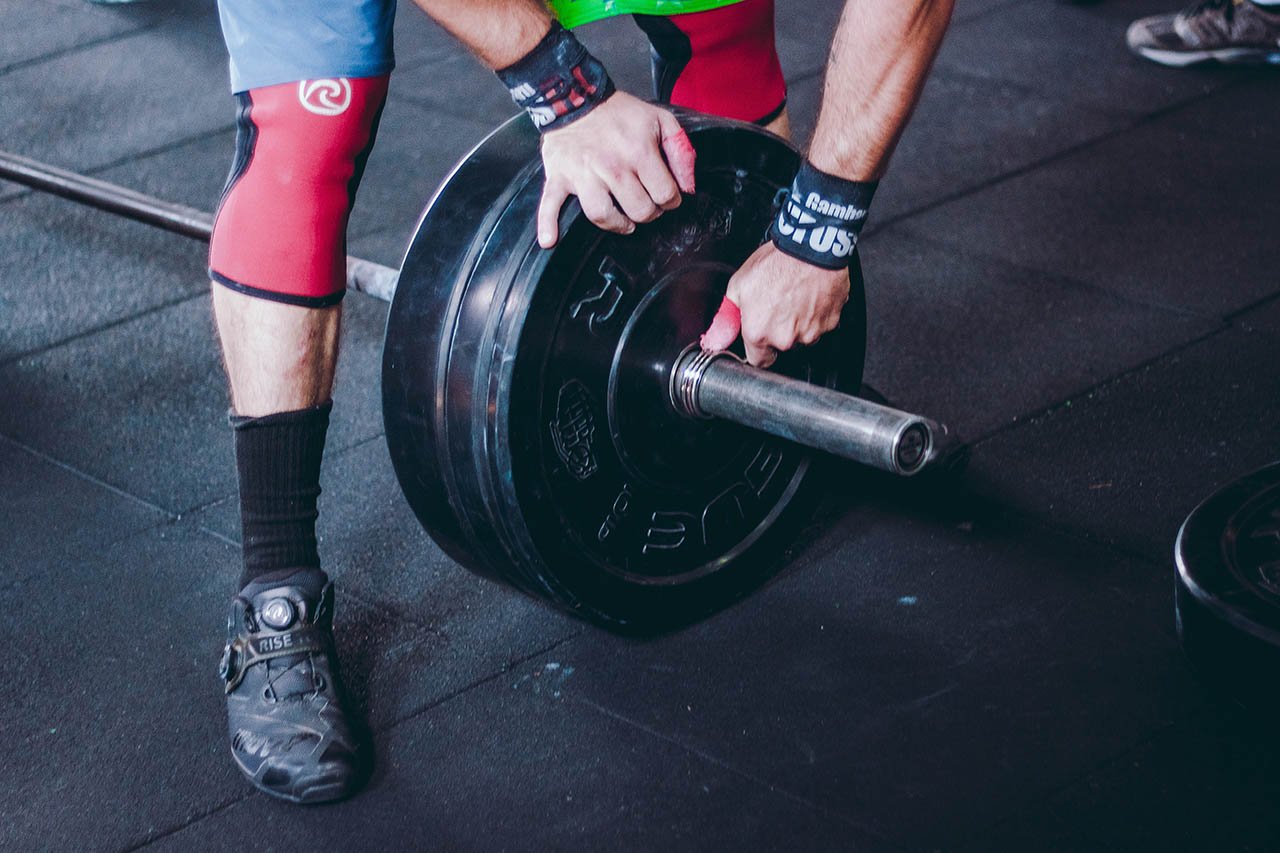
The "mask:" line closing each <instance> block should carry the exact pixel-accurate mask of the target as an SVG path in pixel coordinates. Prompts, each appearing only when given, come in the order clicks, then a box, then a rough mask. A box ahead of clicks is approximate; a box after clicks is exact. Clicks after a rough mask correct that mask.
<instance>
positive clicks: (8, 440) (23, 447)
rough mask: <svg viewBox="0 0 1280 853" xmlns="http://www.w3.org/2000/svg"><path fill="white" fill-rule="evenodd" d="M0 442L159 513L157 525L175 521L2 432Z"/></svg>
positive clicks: (143, 501) (129, 494)
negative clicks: (159, 518) (160, 518)
mask: <svg viewBox="0 0 1280 853" xmlns="http://www.w3.org/2000/svg"><path fill="white" fill-rule="evenodd" d="M0 366H3V365H0ZM0 441H3V442H6V443H8V444H11V445H13V446H14V447H16V448H18V449H20V450H23V451H25V452H27V453H29V454H31V455H32V456H34V457H36V458H37V459H39V460H41V461H43V462H47V463H48V464H50V465H53V466H55V467H57V468H60V469H62V470H63V471H66V472H67V473H69V474H71V475H73V476H75V477H77V478H78V479H81V480H83V481H85V482H86V483H90V484H92V485H94V486H97V487H99V488H101V489H105V490H107V491H108V492H110V493H111V494H113V495H116V496H117V497H121V498H125V499H126V500H129V501H132V502H133V503H136V504H138V505H139V506H142V507H144V508H146V509H149V510H152V511H154V512H158V513H160V514H161V515H162V516H164V518H163V519H162V520H160V521H159V523H161V524H163V523H172V522H173V521H176V520H177V516H176V515H175V514H174V513H172V512H170V511H169V510H168V509H166V508H164V507H163V506H160V505H159V504H156V503H152V502H151V501H149V500H147V499H146V498H143V497H141V496H139V495H135V494H133V493H132V492H129V491H126V490H125V489H122V488H120V487H119V486H115V485H112V484H111V483H108V482H107V481H106V480H102V479H99V478H98V477H95V476H94V475H92V474H90V473H88V472H86V471H81V470H80V469H79V468H76V467H75V466H73V465H71V464H69V463H67V462H63V461H62V460H61V459H57V458H55V457H53V456H50V455H49V454H47V453H45V452H43V451H41V450H37V449H36V448H34V447H31V446H30V445H28V444H25V443H23V442H21V441H19V440H18V439H16V438H13V437H12V436H9V435H5V434H4V433H3V432H0Z"/></svg>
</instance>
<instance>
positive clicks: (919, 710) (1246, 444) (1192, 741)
mask: <svg viewBox="0 0 1280 853" xmlns="http://www.w3.org/2000/svg"><path fill="white" fill-rule="evenodd" d="M401 5H402V8H401V10H400V23H399V27H398V32H397V48H398V54H399V70H398V72H397V74H396V75H395V77H394V82H393V84H392V93H391V100H390V104H389V106H388V108H387V110H386V114H385V118H384V122H383V126H382V132H381V135H380V140H379V145H378V147H377V150H376V152H375V153H374V155H373V157H372V159H371V161H370V163H369V169H368V175H367V178H366V180H365V184H364V188H363V190H362V193H361V197H360V200H359V203H358V204H357V206H356V210H355V213H354V216H353V221H352V228H351V244H350V251H351V252H352V254H355V255H359V256H362V257H367V258H371V259H373V260H377V261H380V262H383V263H390V264H395V263H396V262H397V261H398V258H399V255H400V253H401V251H402V249H403V247H404V245H405V244H406V241H407V239H408V236H409V235H410V233H411V231H412V227H413V223H414V221H415V219H416V217H417V215H418V213H419V212H420V210H421V208H422V206H423V204H424V202H425V201H426V199H427V198H428V197H429V195H430V194H431V192H432V190H433V188H434V186H435V185H436V184H437V183H438V182H439V181H440V180H441V178H442V177H443V176H444V175H445V174H446V172H447V170H448V169H449V167H450V166H451V164H452V163H453V162H454V161H455V160H456V159H457V158H458V157H459V156H461V155H462V154H463V153H464V152H465V151H466V150H467V149H468V148H469V147H470V146H471V145H472V144H473V143H474V142H476V141H477V140H478V139H479V138H480V137H481V136H482V135H483V134H484V133H485V132H486V131H487V130H488V129H489V128H490V127H492V126H493V125H495V124H496V123H497V122H499V121H500V120H502V119H503V118H505V117H506V116H508V115H510V114H511V113H512V112H513V108H512V107H511V105H510V103H509V101H508V100H507V96H506V93H505V92H504V91H503V90H502V88H501V87H500V86H499V85H498V84H497V83H496V81H495V80H494V79H493V78H492V76H491V75H490V74H489V73H488V72H486V71H484V70H483V69H482V68H481V67H480V66H479V65H478V64H477V63H475V62H474V61H473V60H471V59H470V58H469V57H468V56H467V55H465V54H464V53H463V52H462V51H461V50H460V49H459V48H457V47H456V46H455V45H454V44H453V43H452V42H451V41H450V40H449V39H448V38H447V37H446V36H445V35H444V34H443V33H442V32H441V31H439V30H438V29H436V28H435V27H434V26H433V25H432V24H430V23H428V22H427V21H426V19H425V18H424V17H423V16H422V15H420V14H419V13H418V12H417V11H416V9H414V8H413V7H412V6H411V5H410V4H408V3H403V4H401ZM840 5H841V4H840V3H839V2H838V0H780V2H779V24H778V26H779V44H780V47H781V50H782V55H783V61H784V66H785V69H786V72H787V75H788V78H789V80H790V83H791V107H792V110H793V115H794V116H795V119H796V123H797V124H798V126H799V128H800V132H801V133H802V134H803V133H805V132H807V130H808V129H810V128H811V127H812V125H813V121H814V110H815V108H816V105H817V101H818V97H819V91H820V81H821V68H822V64H823V59H824V55H825V39H826V38H827V37H828V34H829V33H830V32H831V29H832V26H833V22H834V20H835V17H836V15H837V13H838V10H839V7H840ZM1169 5H1170V4H1169V3H1168V2H1158V0H1103V2H1099V3H1095V4H1091V5H1068V4H1062V3H1057V2H1050V0H959V2H958V7H957V11H956V16H955V22H954V24H953V28H952V30H951V32H950V34H949V35H948V37H947V40H946V43H945V45H944V47H943V50H942V53H941V55H940V57H939V59H938V61H937V66H936V70H935V72H934V74H933V76H932V78H931V81H930V83H929V84H928V87H927V90H926V92H925V95H924V98H923V102H922V104H921V105H920V108H919V110H918V112H917V115H916V117H915V119H914V121H913V123H912V124H911V126H910V128H909V130H908V131H907V133H906V135H905V137H904V138H903V140H902V143H901V146H900V148H899V150H898V153H897V156H896V159H895V162H894V165H893V169H892V171H891V174H890V176H889V177H888V178H887V179H886V181H885V182H884V184H883V186H882V188H881V191H880V194H879V196H878V200H877V202H876V205H875V209H874V211H873V217H872V218H873V224H872V226H871V228H870V229H869V232H868V234H867V235H866V238H865V242H864V244H863V245H864V250H863V259H864V265H865V269H866V276H867V281H868V300H869V311H870V315H871V330H870V339H871V340H870V348H869V367H868V376H867V378H868V381H869V383H870V384H871V385H872V386H874V387H875V388H877V389H879V390H880V391H881V392H883V393H884V394H885V395H886V396H887V397H888V398H889V399H890V400H892V401H893V402H895V403H897V404H899V405H901V406H903V407H906V408H910V409H913V410H917V411H921V412H924V413H927V414H929V415H932V416H934V417H936V418H938V419H940V420H943V421H947V422H949V423H950V424H952V425H953V426H954V427H956V428H958V429H959V430H960V431H961V432H962V434H963V435H964V436H965V437H966V438H967V439H969V440H970V441H971V442H972V443H973V444H972V446H973V450H972V463H971V465H970V468H969V470H968V472H967V475H966V476H965V478H964V479H963V480H962V481H961V482H960V483H959V484H951V485H948V486H947V487H945V488H944V487H943V486H938V487H936V488H928V489H922V488H915V487H904V486H899V485H895V484H891V483H888V482H886V481H885V480H883V479H877V478H874V477H867V476H865V475H863V474H861V473H859V472H857V471H855V470H854V469H853V468H852V467H850V468H849V469H848V471H847V476H845V477H842V478H841V479H842V483H843V484H844V485H842V486H841V487H840V488H838V489H837V490H835V491H834V492H833V493H832V494H830V495H829V496H828V497H827V498H826V500H825V502H824V503H823V505H822V508H821V510H820V512H819V514H818V517H817V518H815V520H814V523H813V524H812V525H811V526H809V527H808V528H807V529H806V531H805V532H804V534H803V536H802V538H801V541H800V542H799V543H798V544H797V546H796V548H795V550H794V555H793V558H792V560H791V561H790V564H789V565H788V567H787V568H786V569H785V570H784V571H783V572H782V573H781V574H780V575H779V576H778V577H777V578H776V579H774V580H773V581H772V582H771V583H769V584H768V585H766V586H765V587H764V588H763V589H761V590H759V591H758V592H757V593H756V594H754V595H753V596H751V597H750V598H748V599H746V600H745V601H742V602H741V603H739V604H737V605H735V606H733V607H731V608H729V609H727V610H725V611H724V612H722V613H720V614H718V615H716V616H714V617H712V618H709V619H707V620H706V621H704V622H702V623H700V624H697V625H694V626H692V627H690V628H688V629H686V630H683V631H680V632H677V633H674V634H670V635H667V636H663V637H659V638H655V639H648V640H636V639H622V638H618V637H615V636H612V635H609V634H607V633H604V632H602V631H599V630H596V629H594V628H591V627H588V626H585V625H584V624H582V623H580V622H578V621H575V620H574V619H572V618H569V617H567V616H565V615H562V614H560V613H559V612H556V611H553V610H551V609H549V608H547V607H545V606H543V605H541V604H539V603H536V602H534V601H532V600H530V599H528V598H525V597H523V596H521V595H518V594H516V593H513V592H510V591H508V590H506V589H505V588H502V587H499V586H497V585H495V584H492V583H489V582H487V581H483V580H480V579H478V578H476V577H473V576H472V575H470V574H468V573H467V572H465V571H464V570H462V569H461V568H459V567H458V566H456V565H455V564H453V563H452V562H451V561H450V560H449V559H447V558H446V557H444V556H443V555H442V554H441V552H440V551H439V550H438V549H437V548H436V547H435V546H434V545H433V544H432V542H431V541H430V539H429V538H428V537H427V536H426V534H425V533H423V531H422V530H421V528H420V527H419V525H418V524H417V523H416V521H415V520H414V518H413V516H412V513H411V512H410V511H409V509H408V508H407V506H406V504H405V503H404V501H403V498H402V497H401V495H400V493H399V490H398V487H397V485H396V482H395V478H394V475H393V472H392V469H391V465H390V462H389V460H388V457H387V451H386V448H385V445H384V443H383V438H382V434H381V433H382V421H381V414H380V409H379V393H378V374H379V354H380V347H381V334H382V324H383V321H384V318H385V315H386V306H385V305H384V304H383V303H381V302H377V301H375V300H373V299H370V298H368V297H364V296H362V295H360V294H351V295H349V296H348V298H347V302H346V305H347V309H348V314H347V317H348V322H347V325H346V328H345V333H344V334H345V338H344V342H343V349H344V358H343V361H342V366H341V370H340V375H339V380H338V387H337V391H336V408H335V425H334V428H333V429H332V431H331V433H330V444H329V454H328V457H327V468H326V472H325V478H324V488H325V493H324V497H323V499H322V522H321V523H322V527H321V533H322V541H321V551H322V555H323V558H324V560H325V562H326V565H327V567H328V570H329V571H330V572H331V573H332V574H333V575H334V576H335V578H336V579H337V582H338V584H339V589H340V592H339V601H338V630H339V632H340V639H341V643H342V650H343V656H344V665H345V668H346V671H347V672H348V673H349V678H350V680H351V682H352V685H351V686H352V690H353V692H354V694H355V696H356V698H357V704H358V705H359V708H360V710H361V713H362V715H363V717H364V718H365V719H366V720H367V723H368V726H369V727H370V728H371V730H372V731H373V733H374V740H375V743H376V748H377V757H376V762H377V763H376V770H375V773H374V775H373V778H372V780H371V781H370V784H369V786H368V789H367V790H366V791H365V792H364V793H362V794H360V795H359V796H357V797H355V798H354V799H352V800H350V801H348V802H345V803H343V804H340V805H337V806H332V807H323V808H296V807H290V806H287V805H282V804H280V803H277V802H275V801H272V800H270V799H268V798H267V797H265V796H262V795H259V794H256V793H253V792H252V791H251V789H250V788H249V786H248V785H247V784H246V783H245V782H244V781H243V780H242V779H241V778H240V776H239V774H238V772H237V771H236V769H235V768H234V766H233V764H232V762H231V760H230V758H229V755H228V749H227V745H226V732H225V719H224V712H223V702H222V694H221V685H220V683H219V681H218V679H217V676H216V668H217V661H218V657H219V654H220V651H221V643H222V632H223V620H224V618H225V607H226V604H227V601H228V597H229V594H230V592H231V585H232V583H233V579H234V577H235V576H236V573H237V570H238V565H237V564H238V553H237V552H238V548H237V538H238V535H239V531H238V515H237V506H236V496H235V482H234V470H233V465H232V458H231V441H230V433H229V430H228V429H227V427H226V422H225V416H226V407H227V396H226V391H225V386H224V380H223V378H222V373H221V368H220V365H219V361H218V356H217V351H216V348H215V344H214V337H213V331H212V322H211V316H210V309H209V302H208V283H207V279H206V277H205V274H204V252H203V247H201V246H200V245H199V244H197V243H195V242H192V241H190V240H186V239H183V238H181V237H176V236H171V235H167V234H163V233H160V232H157V231H155V230H153V229H151V228H149V227H147V226H143V225H139V224H134V223H130V222H126V221H122V220H119V219H117V218H114V217H111V216H109V215H106V214H103V213H99V212H96V211H91V210H88V209H84V208H81V207H79V206H76V205H73V204H70V203H68V202H65V201H63V200H60V199H55V198H52V197H49V196H45V195H40V194H33V193H31V192H28V191H24V190H22V189H21V188H18V187H17V186H15V185H13V184H4V183H0V393H2V397H3V405H0V611H3V613H4V617H3V619H0V645H2V646H3V648H4V650H5V652H4V654H3V655H2V656H0V684H2V685H3V687H0V690H2V691H3V702H2V703H0V766H3V768H4V773H3V782H2V783H0V847H3V848H5V849H10V850H36V849H56V850H87V849H108V850H122V849H130V850H131V849H137V848H141V847H146V848H149V849H150V848H156V849H173V850H205V849H208V850H225V849H238V850H245V849H273V850H313V849H317V845H326V846H330V847H332V848H333V849H369V850H389V849H447V850H490V849H510V850H541V849H571V848H577V849H626V850H656V849H676V850H682V849H706V850H726V849H741V848H745V849H772V848H782V847H786V848H788V849H820V850H831V849H864V850H881V849H884V850H926V849H935V848H944V849H954V850H1059V849H1061V850H1081V849H1084V850H1094V849H1098V850H1108V849H1117V850H1134V849H1160V850H1267V849H1276V847H1277V844H1280V784H1278V783H1277V775H1276V769H1275V768H1276V766H1277V762H1276V758H1277V749H1276V746H1275V738H1274V733H1275V729H1274V721H1272V723H1271V724H1270V725H1267V724H1266V723H1263V722H1259V721H1258V720H1257V719H1256V718H1255V717H1253V716H1250V715H1247V714H1244V713H1241V712H1240V711H1238V710H1237V709H1235V708H1234V707H1233V706H1231V705H1229V704H1227V703H1224V702H1223V701H1222V699H1221V697H1220V696H1218V695H1215V693H1214V691H1212V690H1209V689H1206V688H1205V687H1204V686H1203V685H1202V683H1201V682H1200V681H1199V680H1198V679H1197V677H1196V675H1195V674H1194V673H1193V672H1192V671H1190V670H1189V669H1188V667H1187V665H1186V663H1185V661H1184V659H1183V657H1182V655H1181V652H1180V650H1179V648H1178V645H1177V640H1176V636H1175V631H1174V623H1173V612H1172V595H1171V592H1172V568H1173V567H1172V548H1173V541H1174V536H1175V534H1176V531H1177V529H1178V526H1179V524H1180V522H1181V520H1182V519H1183V518H1184V517H1185V516H1186V514H1187V513H1188V512H1189V511H1190V510H1191V509H1192V508H1193V507H1194V506H1195V505H1196V503H1197V502H1199V501H1200V500H1201V499H1202V498H1203V497H1204V496H1206V495H1208V494H1209V493H1210V492H1212V491H1213V490H1215V489H1216V488H1218V487H1219V486H1221V485H1223V484H1225V483H1226V482H1228V481H1230V480H1231V479H1233V478H1235V477H1237V476H1239V475H1241V474H1243V473H1245V472H1247V471H1249V470H1252V469H1253V468H1256V467H1258V466H1260V465H1262V464H1263V463H1265V462H1269V461H1272V460H1274V459H1276V458H1277V457H1278V456H1280V452H1278V448H1277V441H1276V439H1277V426H1276V424H1277V417H1278V416H1280V370H1278V369H1277V363H1278V359H1277V354H1278V353H1280V171H1278V170H1277V162H1276V152H1277V150H1278V148H1280V109H1277V104H1278V103H1280V100H1278V98H1280V69H1269V68H1233V69H1228V68H1207V69H1199V70H1196V69H1191V70H1172V69H1167V68H1163V67H1159V66H1156V65H1153V64H1149V63H1144V62H1141V61H1139V60H1137V59H1134V58H1133V57H1131V56H1130V55H1129V54H1128V53H1127V52H1126V50H1125V48H1124V45H1123V35H1124V31H1125V27H1126V26H1127V24H1128V22H1129V21H1130V20H1131V19H1133V18H1135V17H1137V16H1138V15H1141V14H1149V13H1154V12H1164V11H1171V9H1170V8H1169ZM0 29H2V30H3V32H4V36H3V38H2V39H0V117H2V118H3V120H2V121H0V149H4V150H7V151H11V152H15V153H19V154H24V155H27V156H31V157H35V158H37V159H40V160H44V161H47V162H50V163H53V164H55V165H58V166H62V167H65V168H70V169H74V170H77V171H81V172H85V173H87V174H90V175H93V176H96V177H100V178H103V179H106V180H110V181H113V182H117V183H120V184H124V185H127V186H130V187H133V188H137V189H140V190H142V191H144V192H148V193H152V194H154V195H158V196H160V197H163V198H166V199H171V200H173V201H177V202H182V203H185V204H189V205H193V206H196V207H200V208H204V209H209V208H211V207H212V206H213V205H214V203H215V201H216V199H217V196H218V193H219V190H220V188H221V183H222V181H223V178H224V176H225V174H226V171H227V168H228V166H229V164H230V159H231V152H232V138H233V131H232V126H233V119H234V108H233V102H232V100H231V98H230V97H229V94H228V91H227V76H226V68H225V57H224V53H223V47H222V42H221V39H220V35H219V31H218V27H217V16H216V13H215V10H214V8H213V4H212V3H211V2H194V0H178V1H177V2H168V0H155V2H153V3H150V4H146V5H136V6H127V7H119V8H110V7H99V6H91V5H88V4H86V3H83V2H80V0H30V1H29V2H21V0H0ZM585 33H586V35H585V39H586V40H587V41H588V43H589V44H590V45H591V46H592V47H593V48H594V50H595V51H596V53H597V54H598V55H600V56H601V57H602V58H604V59H605V61H606V62H607V63H608V65H609V66H610V67H611V68H612V69H613V72H614V75H615V77H616V78H617V79H618V80H619V81H620V83H621V85H622V86H623V87H625V88H629V89H631V90H633V91H641V92H643V91H647V89H646V86H647V83H646V73H647V56H646V53H645V49H644V44H643V42H642V41H641V36H640V35H639V33H638V31H637V30H635V28H634V27H633V26H632V25H631V23H630V22H628V21H625V20H616V21H613V22H609V23H604V24H600V25H593V26H592V27H590V28H588V29H587V30H586V31H585ZM1257 677H1258V678H1259V679H1263V678H1275V677H1276V673H1274V672H1272V673H1264V672H1259V673H1258V674H1257Z"/></svg>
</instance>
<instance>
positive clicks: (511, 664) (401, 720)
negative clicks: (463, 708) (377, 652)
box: [373, 627, 587, 735]
mask: <svg viewBox="0 0 1280 853" xmlns="http://www.w3.org/2000/svg"><path fill="white" fill-rule="evenodd" d="M586 630H587V629H586V628H583V627H577V628H576V630H574V631H573V632H572V633H570V634H568V635H566V636H563V637H560V638H559V639H557V640H555V641H554V642H552V643H550V644H548V645H546V646H542V647H540V648H538V649H536V650H534V651H531V652H529V653H528V654H523V655H518V656H516V657H514V658H511V659H510V660H507V661H505V662H503V664H502V666H501V667H500V668H499V669H498V671H497V672H493V673H490V674H488V675H484V676H481V677H479V678H476V679H474V680H472V681H471V682H469V683H467V684H465V685H463V686H462V687H458V688H456V689H454V690H451V691H449V692H448V693H446V694H444V695H443V696H439V697H437V698H435V699H432V700H431V701H429V702H427V703H426V704H425V705H423V706H422V707H420V708H415V709H413V710H411V711H408V712H406V713H404V714H401V715H400V716H398V717H394V718H392V719H391V720H390V721H389V722H387V723H384V724H383V725H382V726H381V727H380V728H379V727H373V731H374V732H375V733H378V734H383V735H386V734H389V733H390V732H392V731H394V730H395V729H398V728H399V727H400V726H402V725H405V724H406V723H410V722H413V721H414V720H415V719H417V718H418V717H421V716H423V715H425V714H429V713H430V712H432V711H434V710H435V709H436V708H439V707H441V706H442V705H444V704H446V703H448V702H451V701H453V700H454V699H457V698H459V697H460V696H462V695H463V694H465V693H469V692H471V691H472V690H474V689H476V688H477V687H483V686H484V685H486V684H489V683H490V682H493V681H496V680H497V679H499V678H502V677H503V676H505V675H507V674H508V673H510V672H511V671H512V670H513V669H515V668H516V667H518V666H521V665H523V664H525V663H528V662H529V661H531V660H534V659H536V658H540V657H543V656H545V655H546V654H547V653H548V652H552V651H554V650H555V649H558V648H559V647H560V646H563V645H564V644H565V643H569V642H571V641H573V640H575V639H577V638H578V637H580V636H582V635H583V634H584V633H585V632H586Z"/></svg>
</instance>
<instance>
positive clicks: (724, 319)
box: [701, 296, 742, 352]
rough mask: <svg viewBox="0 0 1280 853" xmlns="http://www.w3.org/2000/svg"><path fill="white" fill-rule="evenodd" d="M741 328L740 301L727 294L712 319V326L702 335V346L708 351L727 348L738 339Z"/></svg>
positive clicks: (718, 350)
mask: <svg viewBox="0 0 1280 853" xmlns="http://www.w3.org/2000/svg"><path fill="white" fill-rule="evenodd" d="M741 329H742V312H741V311H740V310H738V303H736V302H734V301H733V300H732V299H730V298H729V297H727V296H726V297H725V298H724V301H723V302H721V303H720V310H719V311H717V312H716V316H715V319H713V320H712V321H711V328H709V329H707V331H706V333H705V334H704V335H703V336H702V341H701V343H702V348H703V349H704V350H706V351H708V352H720V351H721V350H726V349H728V348H729V347H730V345H731V344H733V342H734V341H736V340H737V339H738V332H739V331H741Z"/></svg>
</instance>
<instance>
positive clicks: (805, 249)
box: [769, 160, 877, 270]
mask: <svg viewBox="0 0 1280 853" xmlns="http://www.w3.org/2000/svg"><path fill="white" fill-rule="evenodd" d="M876 186H877V182H876V181H866V182H861V181H846V180H845V179H844V178H837V177H836V176H835V175H828V174H827V173H826V172H819V171H818V170H817V169H815V168H814V167H813V166H812V164H810V163H809V161H808V160H806V161H805V162H804V165H802V166H801V167H800V171H799V172H797V173H796V177H795V180H794V181H792V182H791V189H790V190H783V191H782V192H781V193H779V194H778V195H779V205H778V215H777V216H775V217H774V219H773V224H772V225H770V226H769V239H771V240H773V244H774V245H775V246H777V247H778V250H779V251H781V252H785V253H786V254H788V255H791V256H792V257H794V258H799V259H800V260H802V261H808V262H809V263H811V264H813V265H814V266H819V267H822V268H824V269H829V270H841V269H845V268H847V267H848V266H849V264H851V263H852V262H853V249H854V246H856V245H857V244H858V234H859V233H860V232H861V231H862V226H863V225H864V224H865V223H866V221H867V208H868V207H869V206H870V205H871V197H872V196H873V195H875V192H876Z"/></svg>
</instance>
